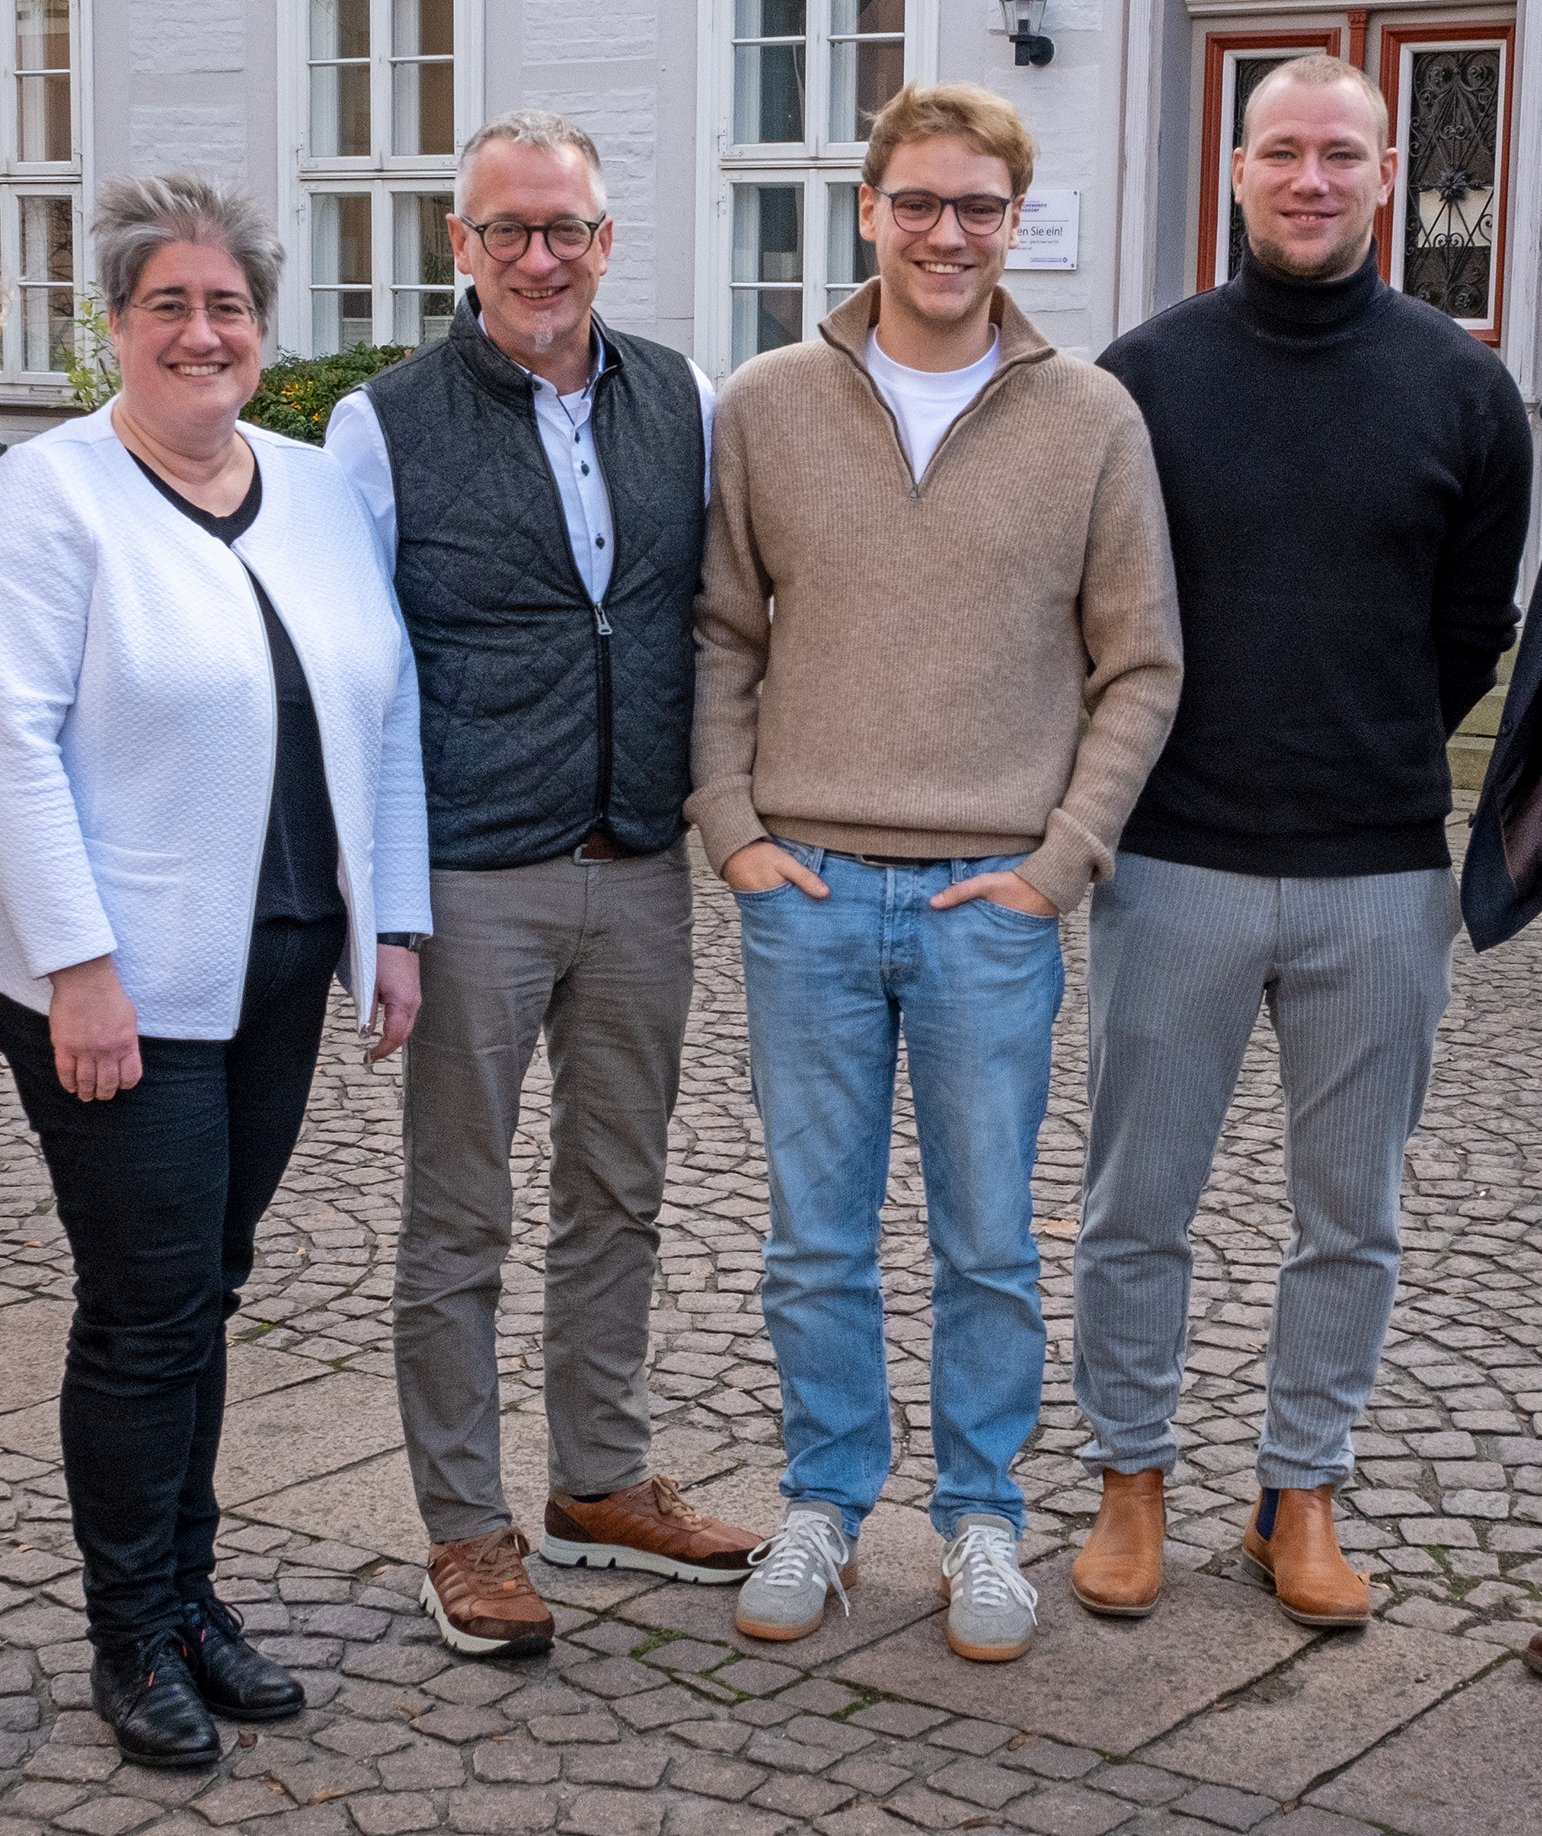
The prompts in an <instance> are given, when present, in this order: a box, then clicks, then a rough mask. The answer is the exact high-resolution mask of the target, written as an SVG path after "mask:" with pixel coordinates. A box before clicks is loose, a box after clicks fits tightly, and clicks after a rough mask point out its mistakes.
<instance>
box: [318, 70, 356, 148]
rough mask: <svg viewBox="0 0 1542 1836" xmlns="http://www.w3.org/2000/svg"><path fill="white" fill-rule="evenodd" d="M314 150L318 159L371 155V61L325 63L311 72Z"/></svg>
mask: <svg viewBox="0 0 1542 1836" xmlns="http://www.w3.org/2000/svg"><path fill="white" fill-rule="evenodd" d="M311 153H312V156H313V157H315V158H317V159H338V158H343V159H359V158H365V157H367V156H368V154H369V65H368V64H322V65H320V66H319V67H318V68H316V69H313V70H312V71H311Z"/></svg>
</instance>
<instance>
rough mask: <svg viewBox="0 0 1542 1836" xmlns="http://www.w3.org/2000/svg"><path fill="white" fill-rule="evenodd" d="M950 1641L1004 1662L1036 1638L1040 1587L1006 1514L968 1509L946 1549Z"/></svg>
mask: <svg viewBox="0 0 1542 1836" xmlns="http://www.w3.org/2000/svg"><path fill="white" fill-rule="evenodd" d="M941 1592H942V1597H943V1599H944V1600H946V1601H947V1602H948V1643H949V1645H950V1646H952V1648H953V1649H954V1650H955V1651H956V1652H957V1653H958V1655H959V1656H960V1657H964V1658H973V1659H974V1660H975V1662H976V1663H981V1664H1004V1663H1006V1662H1007V1661H1008V1660H1009V1659H1011V1658H1018V1657H1021V1656H1022V1655H1023V1653H1024V1652H1025V1651H1026V1650H1027V1649H1028V1647H1029V1646H1030V1645H1031V1644H1032V1643H1033V1635H1034V1632H1035V1631H1036V1630H1037V1629H1038V1622H1037V1620H1036V1619H1035V1618H1034V1612H1035V1609H1036V1608H1037V1606H1038V1604H1039V1596H1038V1594H1037V1592H1036V1591H1035V1590H1034V1589H1033V1588H1032V1587H1030V1586H1029V1584H1028V1582H1027V1581H1025V1580H1024V1579H1023V1574H1022V1570H1021V1569H1020V1568H1019V1567H1018V1566H1017V1532H1016V1531H1015V1530H1014V1529H1013V1528H1012V1526H1011V1524H1010V1523H1009V1522H1008V1521H1007V1519H1006V1518H1004V1517H991V1516H987V1515H986V1514H985V1513H983V1512H975V1511H970V1512H966V1513H965V1514H964V1516H962V1517H961V1518H960V1519H959V1520H958V1534H957V1536H955V1537H954V1539H953V1541H952V1542H951V1543H949V1544H948V1545H947V1547H946V1548H945V1549H944V1550H943V1552H942V1584H941Z"/></svg>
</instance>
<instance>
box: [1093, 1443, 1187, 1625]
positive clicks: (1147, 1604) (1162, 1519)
mask: <svg viewBox="0 0 1542 1836" xmlns="http://www.w3.org/2000/svg"><path fill="white" fill-rule="evenodd" d="M1166 1530H1167V1510H1166V1507H1165V1506H1164V1505H1163V1503H1162V1473H1161V1471H1160V1469H1159V1468H1157V1467H1155V1466H1149V1467H1147V1468H1146V1470H1145V1471H1144V1472H1140V1473H1116V1472H1113V1471H1111V1470H1106V1471H1105V1472H1104V1474H1103V1502H1102V1504H1100V1505H1099V1506H1098V1520H1097V1522H1096V1523H1095V1524H1094V1525H1093V1526H1092V1535H1091V1536H1089V1537H1088V1538H1087V1541H1086V1544H1085V1546H1084V1547H1083V1549H1082V1552H1081V1554H1080V1555H1079V1556H1077V1558H1076V1560H1075V1561H1074V1562H1073V1563H1072V1564H1071V1592H1072V1593H1073V1594H1075V1596H1076V1598H1077V1599H1078V1600H1079V1601H1080V1602H1081V1603H1082V1605H1083V1606H1084V1607H1086V1608H1087V1609H1088V1610H1089V1611H1090V1612H1093V1613H1107V1614H1109V1615H1111V1616H1112V1617H1114V1618H1116V1619H1144V1618H1145V1617H1146V1615H1147V1614H1148V1613H1149V1612H1150V1611H1151V1610H1152V1608H1153V1607H1154V1606H1155V1605H1156V1603H1157V1595H1158V1594H1160V1593H1161V1591H1162V1538H1163V1536H1164V1534H1165V1533H1166Z"/></svg>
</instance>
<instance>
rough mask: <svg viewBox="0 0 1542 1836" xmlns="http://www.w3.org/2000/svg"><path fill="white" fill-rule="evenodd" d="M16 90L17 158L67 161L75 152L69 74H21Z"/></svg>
mask: <svg viewBox="0 0 1542 1836" xmlns="http://www.w3.org/2000/svg"><path fill="white" fill-rule="evenodd" d="M16 92H17V93H16V109H17V121H16V141H17V146H16V151H17V155H18V157H19V158H21V159H29V160H31V159H56V160H68V159H69V158H70V157H71V155H72V149H71V146H70V79H69V76H68V74H65V75H62V76H24V77H18V78H17V79H16Z"/></svg>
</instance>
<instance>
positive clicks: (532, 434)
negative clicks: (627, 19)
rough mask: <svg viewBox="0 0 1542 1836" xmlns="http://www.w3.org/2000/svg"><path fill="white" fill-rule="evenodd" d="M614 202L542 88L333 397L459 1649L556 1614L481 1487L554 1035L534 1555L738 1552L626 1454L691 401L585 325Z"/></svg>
mask: <svg viewBox="0 0 1542 1836" xmlns="http://www.w3.org/2000/svg"><path fill="white" fill-rule="evenodd" d="M613 227H614V226H613V224H612V222H611V221H610V219H609V218H608V217H607V216H606V214H605V187H604V180H603V177H602V175H601V171H600V163H599V156H598V154H597V153H596V151H595V148H594V145H593V142H592V141H591V140H590V139H589V137H588V136H587V135H586V134H585V133H584V132H583V131H582V130H581V129H580V128H578V127H576V126H574V125H573V124H572V123H571V122H568V121H565V120H563V119H562V118H561V117H560V116H557V115H551V114H547V113H545V112H543V111H540V110H534V109H529V110H523V111H520V112H519V113H516V114H511V115H504V116H501V117H499V118H498V119H497V120H495V121H492V122H489V123H488V124H487V125H486V126H485V127H483V128H481V129H479V130H478V131H477V133H475V134H474V135H473V136H472V137H471V139H470V140H469V141H468V142H467V144H466V147H465V149H464V151H463V152H462V154H461V158H460V167H459V172H458V175H457V179H456V195H455V211H454V214H452V215H451V216H450V218H449V232H450V240H451V243H452V245H453V247H454V251H455V261H456V266H457V267H458V268H459V269H460V271H461V272H462V273H463V274H468V275H470V276H471V278H472V281H473V283H474V284H473V286H472V287H471V288H469V289H468V291H467V292H466V294H465V295H464V297H463V298H462V299H461V301H460V303H459V305H458V306H457V308H456V312H455V316H454V319H453V321H452V323H451V327H450V333H449V336H448V338H447V339H445V340H444V341H443V342H441V343H437V344H433V345H429V346H427V347H426V348H424V349H423V350H420V351H418V352H417V353H416V354H415V355H414V356H413V357H411V358H409V359H408V360H407V361H406V362H404V363H402V364H400V365H398V366H397V367H395V368H394V369H391V370H389V371H386V372H384V373H383V374H381V375H379V376H377V377H375V378H374V379H372V381H371V382H370V383H369V384H368V385H367V386H366V387H365V388H364V389H363V390H360V391H358V392H356V393H354V394H352V395H349V396H347V397H345V398H344V399H343V401H342V402H340V403H339V405H338V407H337V409H336V410H335V411H334V414H333V417H332V421H331V425H330V427H329V428H328V433H327V444H328V446H329V448H330V449H331V450H332V451H333V452H335V453H336V454H337V456H338V457H339V458H340V459H341V460H342V462H343V464H344V465H345V466H346V467H347V469H348V471H349V473H350V475H351V476H352V478H353V480H354V482H355V484H356V485H357V486H358V487H359V489H360V490H361V492H362V493H363V495H364V498H365V500H366V502H367V503H368V504H369V506H370V508H371V510H372V512H373V514H374V517H375V521H376V524H377V527H378V528H379V530H380V534H381V537H382V540H383V541H384V543H385V545H386V548H387V551H388V553H390V554H392V555H394V558H395V565H396V590H397V593H398V596H399V597H400V600H401V606H402V612H403V615H404V617H405V619H406V621H407V628H408V631H409V633H410V634H411V637H412V642H413V648H414V650H415V652H416V655H417V664H418V679H419V684H420V688H421V694H422V728H423V753H424V767H425V776H426V779H427V785H428V799H429V850H430V860H431V864H432V870H433V871H432V886H431V893H432V902H433V912H434V935H433V936H432V938H429V939H427V940H426V941H424V942H423V944H422V980H423V1008H422V1012H421V1015H420V1018H419V1023H418V1024H419V1030H418V1035H417V1040H418V1043H417V1049H416V1050H415V1051H414V1052H413V1053H412V1055H411V1057H410V1059H409V1060H408V1063H407V1068H406V1120H405V1142H404V1147H405V1158H406V1184H405V1191H404V1195H403V1217H402V1234H401V1242H400V1247H399V1249H398V1253H397V1269H396V1369H397V1383H398V1388H399V1391H400V1397H401V1406H402V1420H403V1424H404V1428H405V1432H406V1440H407V1452H408V1457H409V1461H410V1464H411V1468H412V1477H413V1483H414V1486H415V1488H416V1491H417V1498H418V1505H419V1509H420V1510H421V1511H422V1514H423V1519H424V1522H425V1524H426V1526H427V1529H428V1534H429V1537H430V1539H431V1546H430V1551H429V1562H428V1573H427V1576H426V1578H425V1580H424V1584H423V1596H422V1598H423V1605H424V1607H425V1609H426V1610H427V1611H428V1612H430V1613H431V1614H432V1616H433V1617H434V1619H435V1621H436V1623H437V1624H438V1627H439V1630H440V1633H441V1635H442V1636H443V1638H444V1639H445V1641H446V1642H447V1643H448V1644H449V1645H451V1646H452V1647H453V1648H454V1649H456V1650H458V1651H464V1652H471V1653H489V1652H513V1653H523V1652H536V1651H542V1650H545V1649H546V1648H547V1647H548V1646H549V1645H550V1643H551V1640H552V1636H553V1623H552V1618H551V1615H550V1613H549V1612H548V1611H547V1610H546V1608H545V1606H544V1604H543V1603H542V1602H541V1600H540V1598H539V1597H538V1595H537V1593H536V1591H535V1588H534V1587H533V1586H532V1584H531V1582H530V1580H529V1578H528V1576H527V1574H526V1572H525V1568H524V1562H523V1558H524V1556H525V1555H527V1554H528V1553H529V1545H528V1543H527V1542H526V1540H525V1538H524V1536H523V1535H522V1533H521V1532H520V1531H519V1530H518V1529H517V1528H516V1527H515V1526H514V1523H513V1518H512V1513H511V1511H510V1508H509V1505H508V1503H507V1501H506V1499H505V1497H504V1491H503V1484H502V1476H501V1463H500V1453H499V1369H498V1350H497V1312H498V1302H499V1297H500V1293H501V1288H502V1269H503V1263H504V1260H505V1258H506V1256H507V1255H508V1251H509V1246H510V1240H511V1232H512V1217H513V1187H512V1183H511V1180H510V1174H509V1154H510V1149H511V1146H512V1143H513V1138H514V1133H515V1130H516V1127H517V1126H518V1122H519V1104H520V1089H521V1085H522V1083H523V1081H524V1077H525V1073H526V1071H527V1069H528V1067H529V1064H530V1060H531V1056H532V1054H533V1052H534V1050H535V1046H536V1042H537V1039H538V1037H539V1036H540V1035H541V1033H542V1032H543V1031H544V1033H545V1036H546V1043H547V1050H548V1054H549V1057H550V1062H551V1071H552V1102H551V1220H550V1233H549V1236H548V1238H547V1246H546V1296H545V1319H544V1361H545V1400H546V1416H547V1424H548V1429H549V1477H550V1487H551V1490H550V1496H549V1498H548V1501H547V1506H546V1519H545V1536H544V1539H543V1541H542V1544H541V1553H542V1555H543V1556H544V1557H545V1558H546V1559H547V1560H548V1561H552V1562H559V1563H567V1564H589V1565H593V1566H610V1565H615V1566H617V1567H623V1568H639V1569H643V1570H646V1571H648V1572H650V1573H653V1574H662V1575H669V1576H676V1577H680V1578H683V1579H689V1580H695V1581H718V1582H723V1581H732V1580H735V1579H738V1578H740V1577H742V1576H743V1575H744V1574H745V1573H746V1572H747V1568H746V1561H745V1558H746V1556H747V1554H748V1552H749V1550H750V1549H751V1548H752V1547H753V1546H754V1544H755V1541H756V1539H755V1537H753V1536H752V1535H751V1534H750V1533H749V1532H748V1531H743V1530H739V1529H736V1528H734V1527H733V1526H731V1525H727V1524H721V1523H717V1522H714V1521H713V1520H712V1519H710V1518H708V1517H705V1516H704V1515H702V1514H701V1513H700V1512H698V1511H696V1510H694V1509H693V1508H692V1507H691V1506H690V1505H689V1504H687V1503H686V1502H685V1500H684V1499H683V1498H682V1497H681V1496H680V1493H679V1491H678V1489H677V1488H676V1487H675V1485H674V1484H673V1482H672V1481H670V1480H668V1479H666V1478H663V1477H661V1476H657V1475H654V1474H652V1473H651V1471H650V1468H649V1464H648V1447H649V1434H648V1396H647V1387H646V1382H645V1369H644V1367H645V1363H646V1358H647V1349H648V1312H649V1305H650V1301H651V1297H652V1292H653V1280H654V1274H655V1268H656V1261H657V1247H658V1235H659V1233H658V1227H657V1217H658V1212H659V1207H660V1203H661V1201H662V1196H663V1187H664V1169H665V1156H666V1145H667V1136H668V1127H669V1117H670V1113H671V1111H672V1109H673V1107H674V1102H675V1096H676V1093H677V1090H678V1087H679V1074H680V1052H681V1046H682V1043H683V1039H684V1033H685V1022H686V1013H687V1010H688V1008H689V1005H690V996H691V895H690V881H689V873H688V867H687V862H686V855H685V842H684V839H683V838H684V833H685V826H686V825H685V822H684V819H683V817H682V815H681V806H682V804H683V802H684V800H685V795H686V792H687V790H688V788H689V783H688V747H689V731H690V719H691V695H692V649H691V602H692V598H693V595H694V593H695V591H696V586H697V580H698V574H699V570H700V564H701V544H702V532H703V522H704V514H705V500H706V490H705V480H706V477H707V445H708V441H709V437H710V419H711V411H712V397H711V389H710V386H709V385H708V383H707V380H706V378H705V377H704V376H703V375H702V374H701V372H700V371H699V370H697V369H696V368H695V366H694V365H692V364H691V363H690V362H689V361H688V360H687V359H686V358H684V357H682V356H680V355H679V354H678V353H676V352H674V351H672V350H668V349H666V348H665V347H664V346H662V345H658V344H654V343H652V342H650V341H648V340H646V339H642V338H635V337H623V336H621V335H620V334H618V333H616V332H613V331H611V330H609V329H608V328H605V327H602V325H601V324H600V322H599V320H598V319H597V318H596V316H595V314H594V311H593V302H594V297H595V292H596V289H597V288H598V286H599V282H600V278H601V276H602V275H603V274H604V273H605V269H606V264H607V260H608V257H609V254H610V247H611V237H612V232H613ZM413 941H416V940H413Z"/></svg>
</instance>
